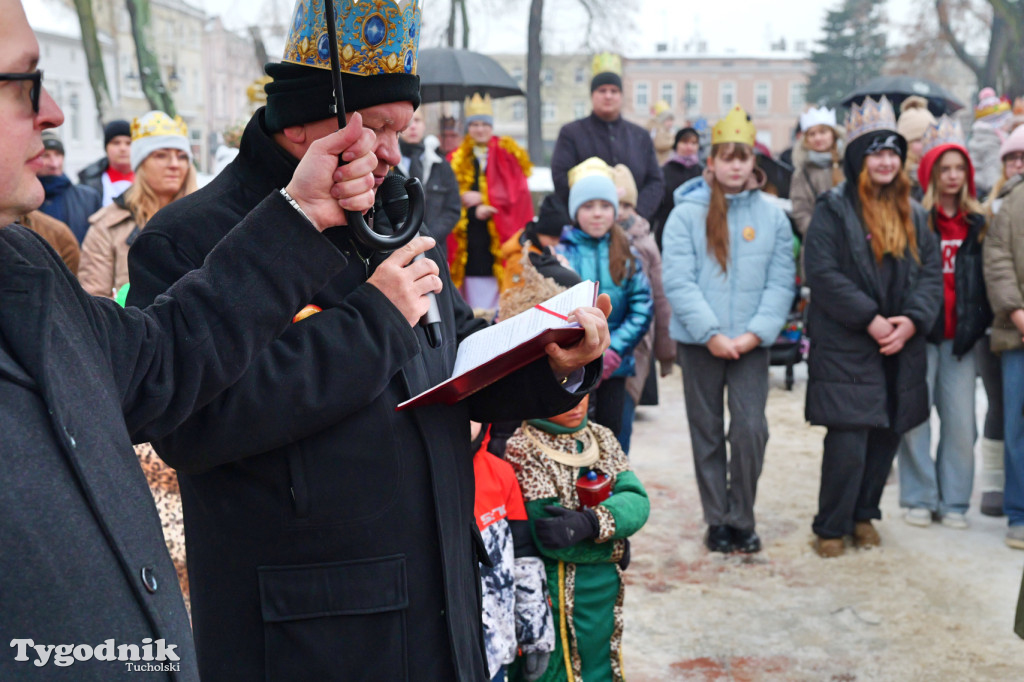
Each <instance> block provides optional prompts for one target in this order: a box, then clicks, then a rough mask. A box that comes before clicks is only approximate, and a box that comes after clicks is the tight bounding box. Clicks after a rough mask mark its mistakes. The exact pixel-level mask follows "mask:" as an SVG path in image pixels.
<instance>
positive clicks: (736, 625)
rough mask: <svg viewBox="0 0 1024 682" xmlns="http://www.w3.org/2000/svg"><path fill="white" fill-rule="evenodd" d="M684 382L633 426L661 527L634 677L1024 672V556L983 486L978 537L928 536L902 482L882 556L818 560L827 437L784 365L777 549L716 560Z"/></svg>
mask: <svg viewBox="0 0 1024 682" xmlns="http://www.w3.org/2000/svg"><path fill="white" fill-rule="evenodd" d="M801 370H804V371H802V372H801ZM681 384H682V382H681V379H680V374H679V369H678V368H676V370H675V373H674V374H673V375H672V376H670V377H667V378H666V379H663V380H662V382H661V385H660V393H661V405H660V406H658V407H642V408H640V413H639V415H638V420H637V422H636V426H635V429H634V436H633V450H632V453H631V459H632V462H633V466H634V468H635V470H636V472H637V474H638V475H639V477H640V478H641V480H642V481H643V483H644V485H645V486H646V487H647V491H648V493H649V495H650V497H651V518H650V520H649V521H648V523H647V526H646V527H645V528H644V529H643V530H642V531H641V532H640V533H639V534H638V535H637V536H636V537H635V539H634V542H633V560H632V565H631V566H630V568H629V570H628V571H627V582H628V585H629V586H628V588H627V590H626V604H625V619H626V630H625V652H624V660H625V670H626V674H627V678H628V679H629V680H630V682H654V681H659V682H660V681H668V680H686V681H691V680H692V681H694V682H697V681H700V682H704V681H709V682H710V681H712V680H716V681H723V682H724V681H726V680H736V681H740V680H743V681H755V680H756V681H773V682H774V681H776V680H778V681H782V680H785V681H787V682H790V681H804V680H807V681H817V680H833V681H837V682H852V681H854V680H856V681H858V682H861V681H866V680H872V681H873V680H879V681H889V680H891V681H893V682H916V681H921V682H925V681H927V682H935V681H944V680H949V681H954V680H955V681H958V682H959V681H961V680H970V681H975V680H999V681H1002V680H1007V681H1009V680H1021V679H1024V640H1021V639H1019V638H1018V637H1017V636H1016V635H1015V634H1014V633H1013V616H1014V609H1015V606H1016V601H1017V594H1018V591H1019V586H1020V581H1021V573H1022V566H1024V552H1021V551H1017V550H1012V549H1010V548H1008V547H1007V546H1006V545H1005V544H1003V535H1004V533H1005V519H993V518H989V517H985V516H982V515H981V514H980V513H978V511H977V508H978V499H979V497H980V494H979V493H978V492H975V495H974V499H973V500H972V505H971V511H970V512H969V513H968V519H969V520H970V522H971V528H970V529H968V530H966V531H957V530H951V529H947V528H945V527H943V526H941V525H939V524H933V525H932V526H931V527H930V528H924V529H922V528H916V527H912V526H909V525H907V524H906V523H904V521H903V520H902V518H901V514H900V510H899V504H898V497H899V489H898V482H897V479H896V476H895V475H894V476H892V477H891V479H890V484H889V485H888V486H887V487H886V490H885V494H884V496H883V498H882V512H883V516H884V519H883V521H882V522H881V523H878V524H876V527H877V528H878V529H879V532H880V533H881V536H882V543H883V544H882V547H880V548H876V549H873V550H864V551H858V550H856V549H853V548H848V551H847V553H846V555H845V556H843V557H841V558H839V559H832V560H828V561H826V560H823V559H820V558H818V556H817V555H815V554H814V552H813V550H812V549H811V540H812V538H813V535H812V533H811V528H810V524H811V519H812V517H813V516H814V513H815V511H816V508H817V494H818V481H819V471H820V464H821V443H822V438H823V437H824V429H820V428H812V427H810V426H807V425H806V423H805V422H804V419H803V403H804V388H805V386H806V371H805V368H804V367H803V366H801V367H798V380H797V384H796V387H795V389H794V390H793V391H792V392H787V391H786V390H785V389H784V388H783V381H782V370H781V368H772V390H771V395H770V396H769V400H768V421H769V427H770V430H771V438H770V440H769V442H768V452H767V455H766V458H765V465H764V472H763V474H762V476H761V480H760V486H759V491H758V497H757V506H756V512H757V518H758V526H757V529H758V532H759V533H760V535H761V538H762V540H763V542H764V551H762V552H761V553H760V554H757V555H753V556H750V557H745V556H741V555H732V556H722V555H720V554H710V553H708V552H707V551H706V550H705V549H704V547H703V545H702V543H701V540H702V538H703V533H704V529H705V526H704V523H703V519H702V517H701V509H700V499H699V496H698V493H697V486H696V482H695V480H694V474H693V460H692V457H691V454H690V441H689V432H688V430H687V423H686V411H685V408H684V406H683V399H682V386H681ZM979 388H980V383H979ZM979 399H980V404H979V412H981V413H983V410H984V394H983V392H982V391H980V390H979Z"/></svg>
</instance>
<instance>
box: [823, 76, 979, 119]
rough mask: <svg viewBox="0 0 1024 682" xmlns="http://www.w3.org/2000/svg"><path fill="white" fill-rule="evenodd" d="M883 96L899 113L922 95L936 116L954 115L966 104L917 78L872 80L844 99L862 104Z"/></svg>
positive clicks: (933, 84) (880, 77)
mask: <svg viewBox="0 0 1024 682" xmlns="http://www.w3.org/2000/svg"><path fill="white" fill-rule="evenodd" d="M882 95H885V96H886V97H888V98H889V101H890V102H892V105H893V107H895V109H896V111H897V112H899V109H900V104H901V103H902V102H903V100H905V99H906V98H908V97H910V96H912V95H920V96H921V97H924V98H925V99H926V100H928V110H929V111H931V112H932V114H934V115H935V116H942V115H943V114H952V113H953V112H954V111H957V110H959V109H963V108H964V103H963V102H961V101H960V100H958V99H957V98H956V97H955V96H954V95H953V94H952V93H950V92H949V91H948V90H946V89H945V88H944V87H942V86H941V85H937V84H935V83H932V82H931V81H929V80H925V79H924V78H916V77H915V76H879V77H878V78H872V79H871V80H870V81H868V82H867V83H865V84H864V85H863V86H861V87H859V88H857V89H856V90H854V91H853V92H851V93H850V94H848V95H846V96H845V97H843V104H844V105H845V106H850V105H851V104H861V103H862V102H863V101H864V98H865V97H871V98H872V99H878V98H879V97H881V96H882Z"/></svg>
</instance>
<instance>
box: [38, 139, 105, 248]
mask: <svg viewBox="0 0 1024 682" xmlns="http://www.w3.org/2000/svg"><path fill="white" fill-rule="evenodd" d="M43 148H44V150H45V151H43V155H42V157H40V161H41V162H42V165H43V167H42V168H41V169H40V171H39V181H40V182H41V183H43V189H44V190H45V191H46V199H45V200H43V205H42V206H40V207H39V210H40V211H42V212H43V213H45V214H46V215H48V216H50V217H52V218H56V219H57V220H59V221H61V222H62V223H64V224H65V225H67V226H68V227H70V228H71V232H72V233H73V234H74V235H75V239H77V240H78V244H79V245H81V244H82V240H83V239H85V233H86V232H87V231H88V230H89V216H91V215H92V214H93V213H95V212H96V211H98V210H100V194H99V192H97V191H96V190H94V189H93V188H92V187H87V186H86V185H73V184H71V178H69V177H68V176H67V175H65V174H64V143H63V142H61V141H60V136H59V135H58V134H57V133H56V132H55V131H53V130H44V131H43Z"/></svg>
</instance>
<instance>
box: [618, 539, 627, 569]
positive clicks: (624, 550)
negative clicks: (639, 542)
mask: <svg viewBox="0 0 1024 682" xmlns="http://www.w3.org/2000/svg"><path fill="white" fill-rule="evenodd" d="M623 542H624V543H626V544H625V546H623V548H622V558H621V559H619V568H621V569H622V570H623V571H625V570H626V569H627V568H629V538H626V539H625V540H623Z"/></svg>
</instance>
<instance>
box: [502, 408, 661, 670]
mask: <svg viewBox="0 0 1024 682" xmlns="http://www.w3.org/2000/svg"><path fill="white" fill-rule="evenodd" d="M588 402H589V401H588V399H586V398H584V399H583V401H582V402H581V403H580V404H579V405H577V406H576V407H575V408H573V409H572V410H570V411H569V412H566V413H564V414H560V415H558V416H556V417H551V418H550V419H546V420H540V419H538V420H531V421H528V422H524V423H523V425H522V426H521V427H519V429H517V430H516V432H515V434H513V436H512V437H511V438H510V439H509V441H508V444H507V445H506V450H505V459H507V460H508V461H509V462H511V463H512V466H513V467H514V468H515V470H516V476H517V477H518V479H519V485H520V487H521V488H522V491H523V500H524V501H525V502H526V514H527V517H528V518H529V519H530V521H531V525H532V527H533V532H534V537H535V539H536V541H537V546H538V547H539V548H540V552H541V555H542V556H543V558H544V564H545V568H546V570H547V575H548V585H549V589H550V593H551V601H552V604H551V606H552V615H553V616H554V621H555V650H554V652H553V653H552V654H551V658H550V661H549V663H548V667H547V670H546V671H545V672H544V674H543V675H542V676H541V677H540V680H542V681H545V682H554V681H562V680H565V681H567V682H577V681H578V680H586V681H587V682H602V681H609V682H610V681H613V680H614V681H616V682H617V681H619V680H622V679H623V675H622V658H621V655H622V600H623V590H624V585H623V582H622V571H623V570H625V568H626V566H627V565H628V563H629V540H627V538H628V537H629V536H630V535H632V534H634V533H636V532H637V531H638V530H640V528H641V527H642V526H643V525H644V523H645V522H646V521H647V515H648V514H649V512H650V502H649V501H648V499H647V492H646V491H645V490H644V487H643V486H642V485H641V484H640V481H639V480H638V479H637V477H636V475H635V474H634V473H633V472H632V471H630V470H629V460H628V459H627V457H626V455H625V454H624V453H623V452H622V448H621V447H620V446H619V442H618V440H617V439H616V438H615V435H614V434H613V433H612V432H611V430H609V429H607V428H605V427H603V426H600V425H598V424H588V423H587V405H588ZM590 472H594V473H595V474H596V477H597V480H599V481H600V480H603V478H604V476H605V475H607V476H609V477H610V489H611V491H612V494H611V495H610V496H609V497H608V498H607V499H605V500H604V501H602V502H600V503H599V504H596V503H594V502H591V504H592V506H584V505H582V504H580V495H579V493H578V489H577V480H578V479H580V477H581V476H582V477H584V478H586V476H587V474H589V473H590ZM511 673H512V674H511V675H510V679H513V680H514V679H517V678H516V674H517V670H516V669H515V667H513V669H512V671H511Z"/></svg>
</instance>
